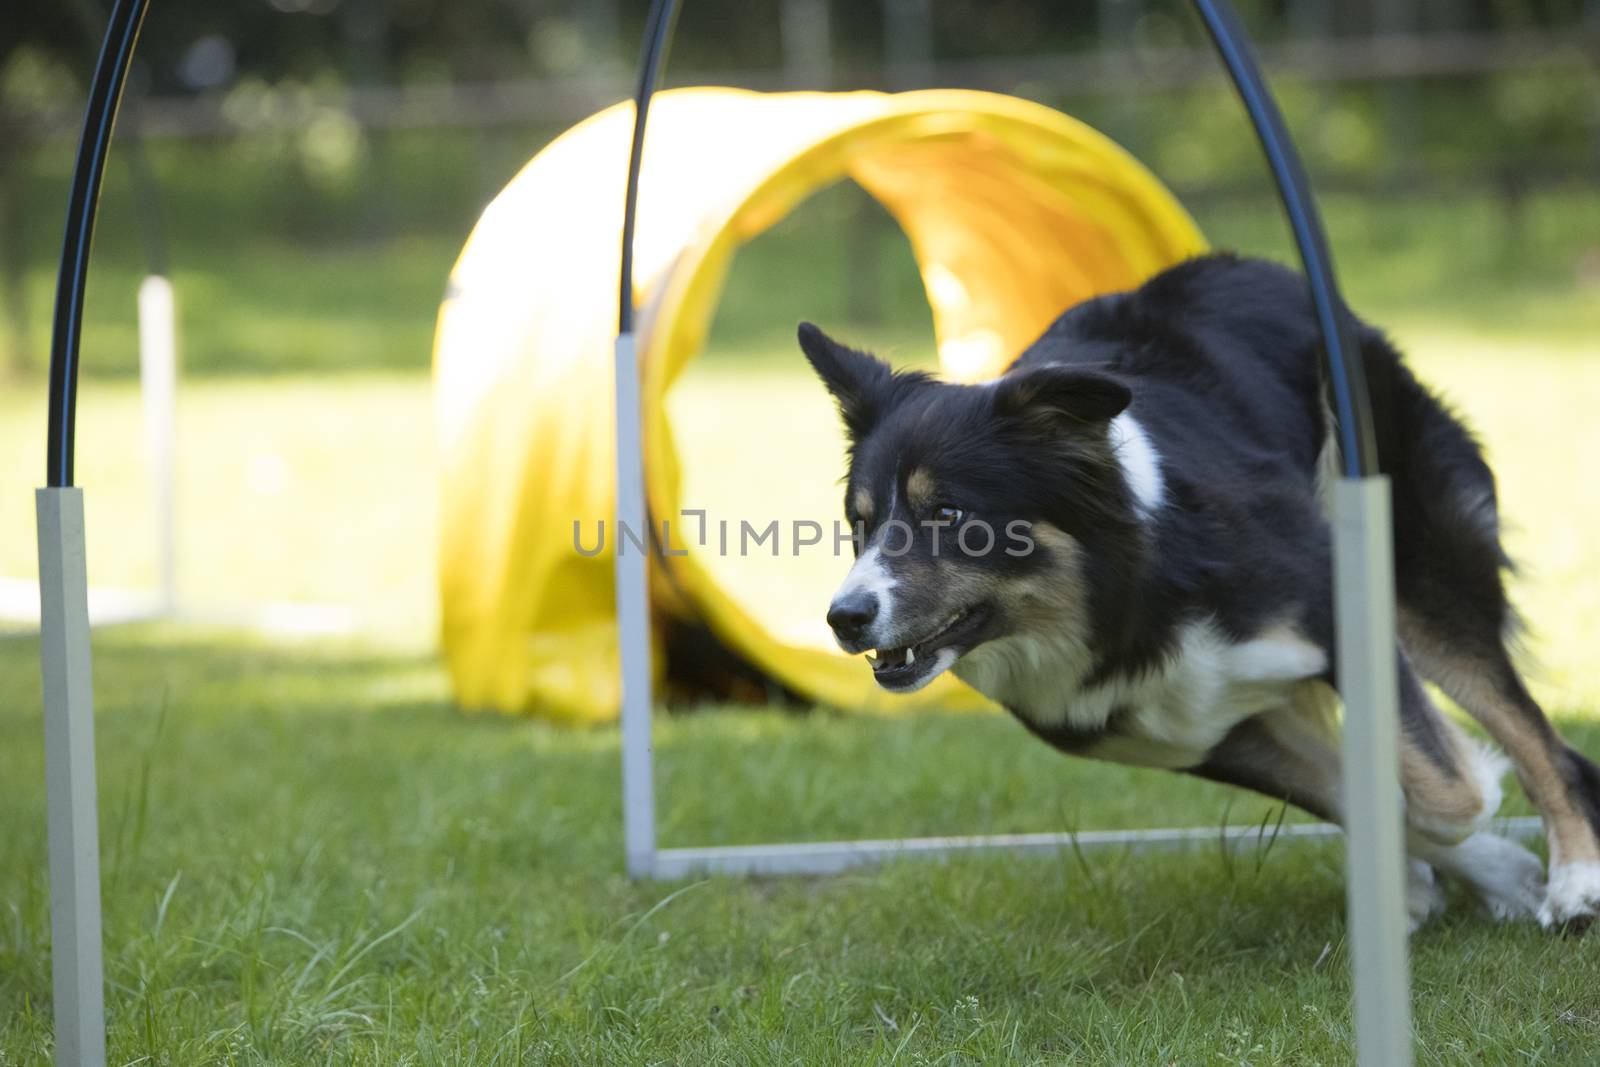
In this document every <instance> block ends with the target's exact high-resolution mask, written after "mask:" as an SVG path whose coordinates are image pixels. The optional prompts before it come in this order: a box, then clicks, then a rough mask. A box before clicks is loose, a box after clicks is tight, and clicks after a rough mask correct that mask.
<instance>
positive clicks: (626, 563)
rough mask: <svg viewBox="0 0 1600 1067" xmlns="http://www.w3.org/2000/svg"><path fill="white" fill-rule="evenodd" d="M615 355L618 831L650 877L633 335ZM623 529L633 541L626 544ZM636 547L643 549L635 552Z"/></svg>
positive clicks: (646, 536)
mask: <svg viewBox="0 0 1600 1067" xmlns="http://www.w3.org/2000/svg"><path fill="white" fill-rule="evenodd" d="M616 357H617V359H616V380H617V513H616V519H615V526H616V528H615V529H614V530H612V537H611V544H612V551H613V553H615V560H616V576H617V577H616V581H617V638H618V644H619V650H620V653H621V656H622V827H623V840H624V846H625V848H626V851H627V860H628V874H629V875H631V876H633V877H635V878H648V877H650V875H651V873H652V871H653V870H654V867H655V858H656V798H655V786H654V782H653V777H654V776H653V769H652V767H651V762H652V760H653V759H654V753H653V751H652V749H651V744H650V705H651V701H652V694H651V692H650V589H649V586H648V585H647V582H648V580H649V568H648V566H647V564H648V562H649V561H648V559H647V556H646V551H648V546H649V544H650V530H649V527H648V525H647V524H648V522H649V520H648V518H647V517H646V516H647V512H646V508H645V495H644V455H643V451H642V448H643V446H642V443H641V440H640V425H639V420H640V416H641V413H642V408H641V407H640V403H639V364H638V356H637V349H636V347H635V345H634V335H633V334H631V333H625V334H621V335H620V336H618V337H617V347H616ZM625 531H626V532H628V533H631V534H632V535H633V537H634V538H635V540H634V541H632V542H630V541H629V539H628V537H627V535H626V533H625ZM641 544H642V545H644V546H646V551H640V549H639V547H638V546H639V545H641Z"/></svg>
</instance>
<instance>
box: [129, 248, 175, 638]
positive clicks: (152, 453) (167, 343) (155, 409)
mask: <svg viewBox="0 0 1600 1067" xmlns="http://www.w3.org/2000/svg"><path fill="white" fill-rule="evenodd" d="M139 393H140V398H141V401H142V402H143V405H144V439H145V455H146V458H147V460H148V463H149V469H150V488H151V494H152V499H151V503H152V504H153V505H154V507H155V517H156V551H157V553H158V559H159V567H160V570H159V581H160V585H159V590H158V593H157V601H156V604H157V606H156V612H157V614H159V615H164V616H170V615H173V614H175V613H176V612H177V610H178V512H177V492H178V489H177V469H176V468H177V455H178V434H177V394H178V317H177V306H176V301H175V300H174V298H173V293H172V283H171V282H170V281H168V280H167V279H166V278H164V277H162V276H161V275H159V274H152V275H150V276H148V277H146V278H145V280H144V281H143V282H142V283H140V285H139Z"/></svg>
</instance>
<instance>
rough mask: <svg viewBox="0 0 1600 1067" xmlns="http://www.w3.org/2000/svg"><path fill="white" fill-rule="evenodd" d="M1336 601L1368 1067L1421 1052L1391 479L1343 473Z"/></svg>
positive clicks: (1337, 500)
mask: <svg viewBox="0 0 1600 1067" xmlns="http://www.w3.org/2000/svg"><path fill="white" fill-rule="evenodd" d="M1333 504H1334V509H1333V573H1334V609H1335V613H1336V614H1337V616H1338V619H1337V627H1338V635H1337V642H1336V648H1337V652H1338V658H1339V691H1340V694H1341V695H1342V696H1343V698H1344V707H1345V715H1344V776H1343V777H1344V823H1345V827H1346V832H1347V834H1348V837H1347V842H1348V843H1347V856H1348V858H1347V860H1346V864H1345V893H1346V898H1347V902H1348V906H1349V911H1350V919H1349V924H1348V926H1349V937H1350V949H1351V951H1350V962H1351V967H1352V968H1353V970H1354V984H1355V1017H1356V1053H1357V1062H1359V1063H1361V1064H1362V1065H1363V1067H1408V1065H1409V1064H1410V1063H1411V974H1410V967H1409V962H1408V960H1407V957H1406V907H1405V834H1404V826H1403V823H1402V819H1403V815H1402V810H1401V803H1400V764H1399V755H1398V753H1397V751H1396V749H1397V747H1398V740H1399V734H1400V717H1399V694H1398V688H1399V682H1398V678H1399V675H1398V664H1397V652H1396V644H1395V600H1394V540H1393V532H1392V524H1391V518H1390V514H1389V512H1390V503H1389V480H1388V479H1387V478H1383V477H1373V478H1342V479H1340V480H1339V482H1338V483H1337V484H1336V485H1335V486H1334V497H1333Z"/></svg>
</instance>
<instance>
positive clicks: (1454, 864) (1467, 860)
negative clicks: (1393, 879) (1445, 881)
mask: <svg viewBox="0 0 1600 1067" xmlns="http://www.w3.org/2000/svg"><path fill="white" fill-rule="evenodd" d="M1428 858H1429V859H1430V860H1432V861H1433V864H1434V866H1436V867H1438V868H1439V869H1440V870H1442V871H1444V872H1445V873H1447V874H1450V875H1452V876H1453V877H1456V878H1459V879H1460V880H1461V881H1462V882H1464V883H1466V885H1467V887H1468V888H1469V889H1471V890H1472V893H1473V895H1474V896H1476V897H1477V898H1478V900H1479V902H1480V903H1481V904H1482V905H1483V910H1484V911H1485V912H1487V913H1488V914H1489V917H1490V918H1492V919H1495V920H1497V921H1499V922H1512V921H1515V920H1519V919H1531V918H1534V917H1535V916H1536V915H1538V914H1539V908H1540V906H1541V904H1542V903H1543V902H1544V900H1545V892H1544V864H1542V863H1540V862H1539V857H1538V856H1535V855H1534V854H1533V853H1532V852H1529V851H1528V850H1527V849H1525V848H1523V847H1522V846H1521V845H1519V844H1517V843H1516V842H1515V841H1512V840H1510V839H1508V838H1504V837H1501V836H1500V835H1499V834H1491V833H1476V834H1473V835H1472V836H1471V837H1469V838H1467V839H1466V840H1465V841H1463V842H1461V844H1459V845H1456V846H1455V847H1453V848H1446V849H1442V850H1440V851H1439V852H1438V853H1437V854H1434V855H1430V856H1429V857H1428Z"/></svg>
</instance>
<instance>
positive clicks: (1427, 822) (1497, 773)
mask: <svg viewBox="0 0 1600 1067" xmlns="http://www.w3.org/2000/svg"><path fill="white" fill-rule="evenodd" d="M1424 699H1426V698H1425V697H1424ZM1427 705H1428V710H1427V712H1426V714H1429V715H1430V716H1431V717H1432V718H1433V720H1434V728H1435V729H1436V730H1437V731H1438V734H1439V737H1441V738H1442V739H1443V740H1444V743H1445V746H1446V747H1447V748H1448V749H1449V752H1450V761H1451V763H1452V764H1453V766H1452V767H1444V766H1441V765H1440V761H1439V759H1438V758H1437V757H1436V756H1435V755H1433V754H1432V753H1430V752H1428V751H1427V750H1426V749H1425V748H1423V747H1422V746H1420V745H1419V744H1418V743H1417V742H1416V740H1415V739H1413V738H1411V737H1409V736H1406V735H1405V734H1404V733H1403V732H1402V734H1401V737H1400V789H1401V792H1403V793H1404V794H1405V798H1406V824H1407V825H1408V826H1410V827H1411V828H1412V829H1414V830H1416V831H1417V832H1418V833H1420V834H1422V835H1423V836H1424V837H1427V838H1430V839H1432V840H1434V841H1438V842H1440V843H1441V844H1455V843H1457V842H1460V841H1465V840H1466V839H1467V838H1468V837H1470V836H1472V835H1473V834H1474V833H1476V832H1477V831H1479V830H1481V829H1483V826H1484V824H1485V823H1487V822H1488V821H1489V820H1490V819H1492V818H1493V817H1494V814H1495V812H1497V811H1498V810H1499V809H1500V801H1501V799H1502V798H1503V797H1504V793H1503V791H1502V790H1501V787H1500V779H1501V777H1502V776H1503V775H1504V773H1505V764H1504V762H1503V761H1501V760H1499V759H1497V758H1496V754H1494V753H1492V752H1488V751H1486V750H1484V749H1483V747H1482V746H1479V745H1477V744H1476V743H1475V742H1473V741H1472V740H1471V739H1470V738H1468V737H1466V736H1465V735H1464V734H1463V733H1462V732H1461V728H1460V727H1459V726H1457V725H1456V724H1455V723H1454V722H1452V721H1451V720H1450V719H1449V717H1448V716H1446V715H1444V714H1443V713H1442V712H1440V711H1439V710H1438V709H1437V708H1435V707H1433V704H1432V701H1428V702H1427Z"/></svg>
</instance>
